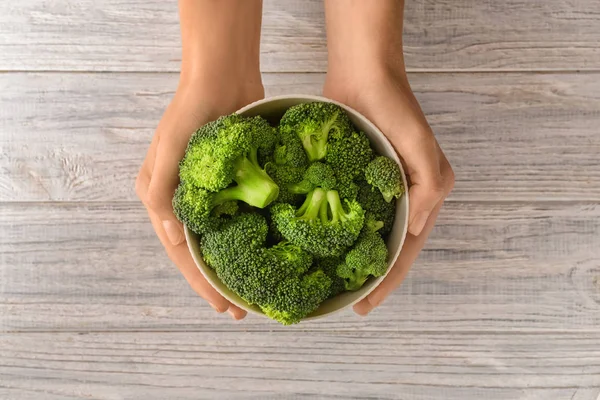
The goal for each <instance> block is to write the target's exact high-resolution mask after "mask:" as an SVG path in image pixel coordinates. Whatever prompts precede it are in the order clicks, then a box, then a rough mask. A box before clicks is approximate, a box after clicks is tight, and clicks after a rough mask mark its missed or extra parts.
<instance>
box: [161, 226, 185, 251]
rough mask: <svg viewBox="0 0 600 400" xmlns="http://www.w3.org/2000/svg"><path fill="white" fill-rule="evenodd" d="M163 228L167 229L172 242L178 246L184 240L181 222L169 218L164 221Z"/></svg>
mask: <svg viewBox="0 0 600 400" xmlns="http://www.w3.org/2000/svg"><path fill="white" fill-rule="evenodd" d="M163 228H164V229H165V232H166V233H167V237H168V238H169V241H170V242H171V244H173V245H174V246H177V245H178V244H179V243H181V242H183V240H184V238H185V237H184V236H183V232H182V231H181V227H180V226H179V224H176V223H175V222H173V221H170V220H167V221H163Z"/></svg>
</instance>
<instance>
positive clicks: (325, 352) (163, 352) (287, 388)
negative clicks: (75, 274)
mask: <svg viewBox="0 0 600 400" xmlns="http://www.w3.org/2000/svg"><path fill="white" fill-rule="evenodd" d="M542 338H543V340H540V339H542ZM45 339H46V336H45V335H43V334H33V333H27V334H19V335H6V336H4V337H3V338H0V357H1V359H2V362H1V365H0V382H2V380H3V379H4V380H5V381H6V382H9V383H7V384H2V383H0V394H2V390H3V389H4V390H5V391H6V392H5V393H8V394H11V392H10V391H12V393H16V394H17V397H16V398H19V399H25V398H41V397H43V398H44V399H46V398H52V397H51V396H64V397H57V398H92V399H122V398H145V399H161V400H162V399H165V398H169V399H211V400H212V399H221V398H239V399H257V400H258V399H261V400H262V399H273V400H275V399H277V400H279V399H298V398H300V399H311V398H318V399H356V400H359V399H360V400H364V399H411V400H412V399H415V400H430V399H438V398H442V396H440V394H443V398H444V399H448V400H464V399H465V398H479V399H492V400H499V399H517V398H523V399H532V400H533V399H536V400H547V399H567V400H568V399H572V398H575V397H574V396H575V395H576V393H578V392H579V394H578V395H579V396H580V397H579V398H584V399H587V400H595V398H596V396H597V395H598V394H599V393H600V390H599V389H598V388H597V382H598V381H597V377H598V375H600V364H598V362H597V361H598V358H599V357H600V348H598V347H597V346H595V345H596V344H597V343H598V341H600V334H599V333H594V334H559V335H555V334H549V335H544V336H543V337H540V336H539V335H537V334H526V333H515V334H512V335H505V334H501V335H495V334H473V333H467V334H464V333H461V334H455V333H450V334H447V333H435V334H432V333H414V332H412V333H404V332H389V333H385V334H379V333H375V332H368V333H363V332H360V333H354V332H347V333H343V334H340V333H336V332H317V333H315V332H288V333H283V332H279V333H269V332H261V333H257V332H251V333H244V334H240V333H235V332H227V333H223V332H212V333H210V332H202V333H200V332H194V333H183V332H180V333H173V332H146V333H141V332H134V333H131V332H127V333H96V334H83V335H81V334H75V333H62V334H55V335H54V336H53V341H52V342H51V343H47V342H45ZM583 363H587V365H585V366H583ZM32 381H34V382H36V385H35V386H34V387H32V385H31V383H32ZM36 396H38V397H36ZM46 396H48V397H46ZM467 396H468V397H467ZM581 396H583V397H581Z"/></svg>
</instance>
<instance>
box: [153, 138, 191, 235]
mask: <svg viewBox="0 0 600 400" xmlns="http://www.w3.org/2000/svg"><path fill="white" fill-rule="evenodd" d="M178 136H179V135H168V134H167V135H160V136H159V140H158V146H157V149H156V159H155V161H154V168H153V170H152V175H151V178H150V183H149V185H148V193H147V195H146V205H147V207H148V208H150V209H151V210H152V211H153V212H154V213H156V215H157V216H158V218H159V219H160V220H161V222H162V225H163V228H164V230H165V233H166V234H167V237H168V238H169V241H170V242H171V243H172V244H173V245H174V246H176V245H178V244H180V243H182V242H183V241H184V240H185V236H184V234H183V225H182V224H181V222H179V221H178V220H177V218H176V217H175V214H174V213H173V204H172V200H173V194H174V193H175V190H176V189H177V185H178V184H179V160H181V159H182V158H183V155H184V153H185V147H186V144H187V140H186V141H183V140H182V139H180V138H179V137H178Z"/></svg>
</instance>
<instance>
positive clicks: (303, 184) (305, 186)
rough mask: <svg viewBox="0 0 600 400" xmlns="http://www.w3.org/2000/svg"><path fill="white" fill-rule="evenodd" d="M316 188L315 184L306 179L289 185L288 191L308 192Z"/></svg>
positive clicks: (295, 192)
mask: <svg viewBox="0 0 600 400" xmlns="http://www.w3.org/2000/svg"><path fill="white" fill-rule="evenodd" d="M314 188H315V185H313V184H312V183H310V182H309V181H308V180H306V179H304V180H302V181H300V182H298V183H292V184H290V185H288V191H289V192H290V193H293V194H307V193H308V192H310V191H311V190H313V189H314Z"/></svg>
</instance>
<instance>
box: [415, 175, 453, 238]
mask: <svg viewBox="0 0 600 400" xmlns="http://www.w3.org/2000/svg"><path fill="white" fill-rule="evenodd" d="M443 197H444V190H443V189H442V188H441V186H437V184H436V182H427V184H422V183H416V184H413V185H412V186H411V188H410V190H409V191H408V198H409V200H410V212H409V214H410V215H409V219H408V231H409V232H410V234H411V235H414V236H419V235H420V234H421V232H422V231H423V228H424V227H425V224H426V223H427V220H428V219H429V216H430V215H431V213H432V212H433V210H434V209H435V207H436V205H437V204H439V202H440V201H441V200H442V199H443Z"/></svg>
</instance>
